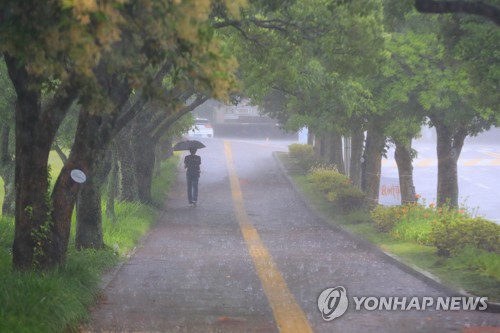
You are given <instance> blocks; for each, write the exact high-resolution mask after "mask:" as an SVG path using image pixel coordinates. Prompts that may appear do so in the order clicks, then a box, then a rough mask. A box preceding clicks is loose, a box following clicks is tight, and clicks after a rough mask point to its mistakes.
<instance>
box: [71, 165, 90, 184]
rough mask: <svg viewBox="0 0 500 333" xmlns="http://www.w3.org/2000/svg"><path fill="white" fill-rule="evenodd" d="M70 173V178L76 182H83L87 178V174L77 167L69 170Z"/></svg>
mask: <svg viewBox="0 0 500 333" xmlns="http://www.w3.org/2000/svg"><path fill="white" fill-rule="evenodd" d="M70 175H71V179H73V180H74V181H75V182H77V183H78V184H83V183H85V181H86V180H87V176H86V175H85V173H84V172H83V171H82V170H79V169H73V170H71V173H70Z"/></svg>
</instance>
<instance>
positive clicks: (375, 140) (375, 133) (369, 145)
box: [363, 127, 385, 208]
mask: <svg viewBox="0 0 500 333" xmlns="http://www.w3.org/2000/svg"><path fill="white" fill-rule="evenodd" d="M384 144H385V136H384V135H383V133H382V131H381V130H380V129H378V128H376V127H371V128H370V129H368V132H367V135H366V150H365V161H364V163H365V166H364V168H365V179H366V182H365V188H364V189H363V190H364V191H365V194H366V200H365V207H367V208H371V207H374V206H375V205H377V204H378V196H379V188H380V172H381V170H382V151H383V149H384Z"/></svg>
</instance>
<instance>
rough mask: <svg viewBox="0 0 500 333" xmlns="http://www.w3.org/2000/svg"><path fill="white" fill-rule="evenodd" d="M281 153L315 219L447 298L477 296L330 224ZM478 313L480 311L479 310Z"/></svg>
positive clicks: (498, 307)
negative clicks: (453, 286) (305, 194)
mask: <svg viewBox="0 0 500 333" xmlns="http://www.w3.org/2000/svg"><path fill="white" fill-rule="evenodd" d="M280 153H282V152H273V158H274V160H275V162H276V164H277V165H278V167H279V169H280V171H281V174H282V176H283V177H284V178H285V179H286V180H287V181H288V183H289V184H290V186H291V187H292V188H293V190H294V191H295V193H296V194H297V195H298V196H299V197H300V199H301V200H302V202H303V203H304V204H305V206H306V207H307V209H308V210H309V211H310V212H311V213H312V214H313V215H314V216H315V217H317V218H318V219H320V220H321V221H322V222H323V223H324V224H326V225H328V226H330V227H331V228H333V229H334V230H335V231H338V232H339V233H341V234H343V235H345V236H347V237H348V238H350V239H352V240H353V241H354V242H355V243H356V244H357V245H358V246H359V247H362V248H364V249H367V250H369V251H370V252H372V253H375V254H377V255H378V256H379V257H380V258H382V259H384V260H386V261H388V262H389V263H391V264H393V265H395V266H396V267H398V268H399V269H401V270H402V271H404V272H405V273H408V274H410V275H412V276H413V277H415V278H417V279H419V280H420V281H422V282H424V283H426V284H427V285H429V286H431V287H432V288H434V289H436V290H438V291H440V292H442V293H444V294H445V295H446V296H463V297H475V296H476V295H472V294H469V293H467V292H466V291H465V290H462V289H460V290H456V289H454V288H451V287H448V286H446V285H444V284H443V283H442V282H441V280H440V279H439V278H438V277H436V276H434V275H433V274H431V273H430V272H427V271H425V270H423V269H420V268H418V267H417V266H415V265H412V264H409V263H406V262H404V261H403V260H402V259H401V258H399V257H398V256H396V255H394V254H392V253H389V252H387V251H384V250H382V249H381V248H380V247H378V246H377V245H375V244H373V243H372V242H370V241H369V240H367V239H365V238H362V237H360V236H358V235H356V234H354V233H352V232H350V231H349V230H347V229H345V228H343V227H342V226H341V225H339V224H336V223H332V222H330V221H331V219H330V218H329V217H327V216H326V215H325V214H323V213H322V212H320V211H318V210H317V209H315V207H314V206H313V205H312V204H311V202H310V201H309V200H308V199H307V198H306V197H305V196H304V195H303V194H302V192H301V191H300V190H299V189H298V187H297V185H296V184H295V182H294V181H293V179H292V178H291V177H290V175H289V174H288V172H287V171H286V168H285V166H284V165H283V162H282V161H281V160H280V159H279V157H278V154H280ZM486 303H487V304H488V308H487V309H486V310H483V311H481V312H490V313H500V303H493V302H486ZM477 311H479V310H477Z"/></svg>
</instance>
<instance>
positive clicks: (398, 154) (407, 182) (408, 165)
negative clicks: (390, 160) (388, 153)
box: [394, 139, 416, 205]
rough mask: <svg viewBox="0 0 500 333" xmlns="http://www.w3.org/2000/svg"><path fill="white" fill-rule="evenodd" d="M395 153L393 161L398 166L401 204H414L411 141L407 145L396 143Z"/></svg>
mask: <svg viewBox="0 0 500 333" xmlns="http://www.w3.org/2000/svg"><path fill="white" fill-rule="evenodd" d="M395 144H396V151H395V152H394V159H395V160H396V164H397V166H398V173H399V188H400V192H401V203H402V204H403V205H404V204H408V203H414V202H416V197H415V194H416V193H415V186H414V185H413V165H412V160H413V159H412V156H411V139H409V143H408V144H405V143H403V142H400V141H396V140H395Z"/></svg>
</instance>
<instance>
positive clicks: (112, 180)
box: [106, 144, 118, 224]
mask: <svg viewBox="0 0 500 333" xmlns="http://www.w3.org/2000/svg"><path fill="white" fill-rule="evenodd" d="M110 150H111V170H110V172H109V176H108V189H107V192H108V198H107V202H106V216H107V217H108V218H109V219H110V220H111V223H113V224H115V223H116V214H115V198H116V193H117V187H118V161H117V159H116V146H115V145H114V144H112V147H111V149H110Z"/></svg>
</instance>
